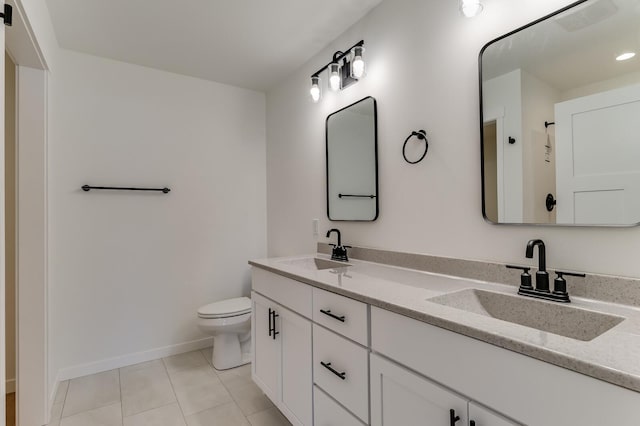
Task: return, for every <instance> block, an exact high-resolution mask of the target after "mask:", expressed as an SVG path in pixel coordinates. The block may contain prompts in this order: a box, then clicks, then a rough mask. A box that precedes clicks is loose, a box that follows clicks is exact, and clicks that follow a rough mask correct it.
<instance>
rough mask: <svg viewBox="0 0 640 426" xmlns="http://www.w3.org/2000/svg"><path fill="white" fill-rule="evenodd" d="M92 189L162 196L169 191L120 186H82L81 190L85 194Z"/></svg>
mask: <svg viewBox="0 0 640 426" xmlns="http://www.w3.org/2000/svg"><path fill="white" fill-rule="evenodd" d="M92 189H108V190H113V191H156V192H162V193H164V194H168V193H169V191H171V190H170V189H169V188H127V187H120V186H90V185H83V186H82V190H83V191H85V192H88V191H91V190H92Z"/></svg>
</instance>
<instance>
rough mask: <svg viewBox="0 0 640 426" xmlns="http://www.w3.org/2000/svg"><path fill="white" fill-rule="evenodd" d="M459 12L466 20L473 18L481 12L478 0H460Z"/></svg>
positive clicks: (480, 4)
mask: <svg viewBox="0 0 640 426" xmlns="http://www.w3.org/2000/svg"><path fill="white" fill-rule="evenodd" d="M460 11H461V12H462V14H463V15H464V16H466V17H467V18H473V17H474V16H476V15H477V14H479V13H480V12H482V3H481V2H480V0H460Z"/></svg>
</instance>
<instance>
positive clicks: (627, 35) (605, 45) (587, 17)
mask: <svg viewBox="0 0 640 426" xmlns="http://www.w3.org/2000/svg"><path fill="white" fill-rule="evenodd" d="M626 51H633V52H636V53H637V54H638V55H637V56H636V57H635V58H633V59H631V60H629V61H625V62H617V61H616V60H615V58H616V56H617V55H619V54H620V53H623V52H626ZM515 69H523V70H526V71H528V72H529V73H531V74H533V75H535V76H536V77H538V78H539V79H540V80H542V81H544V82H546V83H547V84H549V85H551V86H552V87H554V88H555V89H557V90H559V91H560V92H564V91H569V90H572V89H574V88H577V87H582V86H586V85H589V84H594V83H597V82H601V81H605V80H610V79H614V78H620V77H623V76H625V75H632V74H633V73H637V72H640V0H589V1H588V2H586V3H584V4H582V5H580V6H578V7H575V8H572V9H569V10H568V11H566V12H564V13H563V14H561V15H558V16H556V17H554V18H551V19H548V20H545V21H543V22H540V23H538V24H536V25H534V26H531V27H529V28H527V29H525V30H524V31H520V32H518V33H515V34H513V35H511V36H509V37H506V38H504V39H502V40H500V41H498V42H496V43H493V44H491V45H490V46H489V47H487V49H486V50H485V52H484V53H483V56H482V74H483V75H482V76H483V79H485V80H488V79H491V78H494V77H497V76H499V75H503V74H506V73H507V72H510V71H513V70H515Z"/></svg>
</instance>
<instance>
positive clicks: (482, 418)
mask: <svg viewBox="0 0 640 426" xmlns="http://www.w3.org/2000/svg"><path fill="white" fill-rule="evenodd" d="M469 425H470V426H519V425H520V424H519V423H515V422H512V421H510V420H507V419H505V418H504V417H501V416H499V415H498V414H496V413H494V412H492V411H490V410H487V409H486V408H483V407H481V406H479V405H476V404H474V403H473V402H470V403H469Z"/></svg>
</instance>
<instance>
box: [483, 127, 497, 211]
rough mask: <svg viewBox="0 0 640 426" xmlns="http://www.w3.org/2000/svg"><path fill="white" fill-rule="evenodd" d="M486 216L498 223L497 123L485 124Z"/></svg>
mask: <svg viewBox="0 0 640 426" xmlns="http://www.w3.org/2000/svg"><path fill="white" fill-rule="evenodd" d="M483 133H484V136H483V138H484V139H483V140H484V145H483V151H484V152H483V154H484V167H485V170H484V191H485V192H484V214H485V216H486V218H487V219H489V220H490V221H492V222H498V152H497V147H496V146H497V142H498V134H497V124H496V121H495V120H493V121H490V122H487V123H484V126H483Z"/></svg>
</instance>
